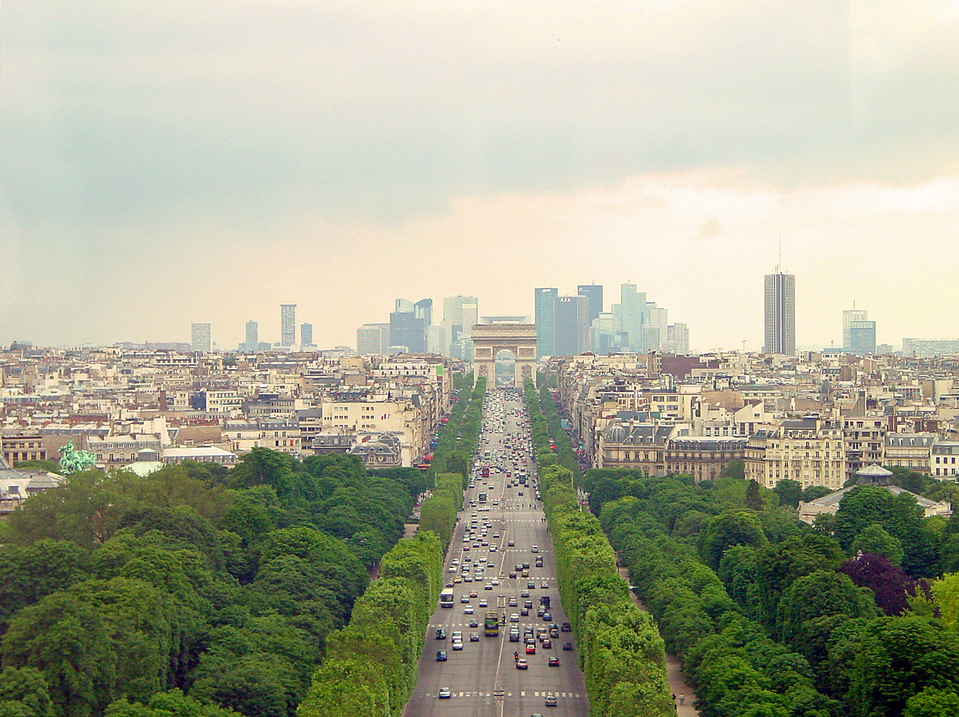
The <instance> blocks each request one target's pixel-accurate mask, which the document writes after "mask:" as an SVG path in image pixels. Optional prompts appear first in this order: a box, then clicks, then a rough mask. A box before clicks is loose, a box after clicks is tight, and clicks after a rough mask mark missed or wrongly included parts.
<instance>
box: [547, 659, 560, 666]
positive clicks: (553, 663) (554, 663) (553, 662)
mask: <svg viewBox="0 0 959 717" xmlns="http://www.w3.org/2000/svg"><path fill="white" fill-rule="evenodd" d="M549 666H550V667H559V658H558V657H551V658H549Z"/></svg>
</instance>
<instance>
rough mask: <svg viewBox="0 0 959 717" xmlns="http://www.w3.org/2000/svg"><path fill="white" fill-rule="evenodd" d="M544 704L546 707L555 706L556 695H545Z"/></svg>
mask: <svg viewBox="0 0 959 717" xmlns="http://www.w3.org/2000/svg"><path fill="white" fill-rule="evenodd" d="M546 706H547V707H555V706H556V695H546Z"/></svg>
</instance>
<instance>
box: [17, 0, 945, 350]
mask: <svg viewBox="0 0 959 717" xmlns="http://www.w3.org/2000/svg"><path fill="white" fill-rule="evenodd" d="M3 21H4V22H3V45H2V47H0V68H2V83H0V152H2V154H3V157H4V162H3V164H2V166H0V276H2V277H3V278H2V281H3V290H2V291H0V344H9V343H10V342H12V341H15V340H26V341H32V342H34V343H35V344H40V345H73V344H80V343H111V342H116V341H157V342H159V341H182V342H187V341H189V340H190V325H191V322H197V321H209V322H211V323H212V324H213V331H214V340H215V341H216V342H217V344H219V345H220V346H221V347H222V348H233V347H235V346H236V344H237V343H238V342H240V341H242V340H243V331H244V322H245V321H247V320H255V321H258V322H260V330H261V332H262V334H264V335H269V336H270V337H271V338H272V339H273V340H275V337H278V336H279V312H278V305H279V304H280V303H285V302H290V303H296V304H297V305H298V309H297V311H298V317H300V318H301V320H303V321H309V322H311V323H312V324H313V334H314V341H315V343H316V344H318V345H319V346H320V347H326V346H333V345H337V344H345V345H353V344H354V343H355V336H356V328H357V326H358V325H360V324H363V323H366V322H376V321H384V320H386V317H387V315H388V313H389V312H390V311H391V309H392V306H393V302H394V300H395V299H396V298H397V297H406V298H408V299H411V300H414V301H415V300H418V299H421V298H423V297H432V298H433V299H434V300H435V301H440V300H441V299H442V298H443V297H445V296H453V295H461V294H462V295H471V296H476V297H478V298H479V302H480V314H481V315H530V316H532V315H533V313H534V312H533V288H534V287H541V286H549V287H558V288H559V290H560V293H561V294H572V293H575V289H576V286H577V285H578V284H587V283H596V284H603V285H605V287H606V309H607V310H608V308H609V305H610V304H611V303H613V302H615V301H617V300H618V287H619V285H620V284H621V283H623V282H627V281H630V282H633V283H635V284H636V285H637V286H638V287H639V289H640V290H642V291H645V292H647V294H648V295H649V297H650V298H651V299H654V300H655V301H657V302H658V303H659V304H660V305H661V306H665V307H668V309H669V318H670V321H678V322H683V323H685V324H686V325H688V326H689V329H690V333H691V340H692V344H693V348H694V349H696V350H703V351H705V350H710V349H714V348H727V349H732V348H736V349H739V348H741V347H742V346H743V343H742V342H743V340H745V342H746V343H745V347H746V348H747V349H748V350H759V349H760V347H761V345H762V340H763V313H762V308H763V275H765V274H767V273H769V272H770V271H771V270H772V269H773V267H774V266H775V265H776V264H777V263H778V262H779V257H778V240H779V237H780V236H781V237H782V268H783V269H784V270H785V271H788V272H790V273H792V274H794V275H795V276H796V343H797V345H799V346H828V345H829V344H830V342H835V343H836V344H837V345H838V344H839V343H840V339H841V312H842V310H843V309H849V308H851V307H852V305H853V302H855V303H856V305H857V306H860V307H862V308H865V309H867V310H868V311H869V317H870V319H875V320H876V321H877V331H878V336H877V338H878V340H879V341H880V342H881V343H889V344H893V345H898V344H899V343H900V342H901V339H902V337H905V336H914V337H927V338H939V337H941V338H956V335H957V333H959V331H957V329H956V326H957V321H956V313H955V309H954V306H955V278H954V274H955V270H954V267H955V266H956V261H957V259H959V249H957V246H959V231H957V227H959V122H957V119H956V118H957V112H956V110H957V106H956V99H955V98H956V97H957V96H959V46H957V44H956V42H955V38H956V37H957V36H959V3H957V2H955V1H953V0H948V1H947V0H933V1H930V2H904V1H901V0H896V1H885V2H884V1H879V2H863V1H853V2H847V3H832V2H802V3H800V2H777V3H766V2H758V1H743V2H727V3H721V4H715V3H705V2H692V1H683V2H680V1H674V2H669V3H663V2H652V3H626V2H605V3H576V4H573V3H563V2H560V3H556V2H551V3H544V2H529V3H475V2H466V3H452V2H434V3H422V2H403V1H396V2H389V3H385V2H359V3H357V2H338V1H327V2H323V3H319V4H317V3H306V2H293V1H291V2H286V3H281V4H277V3H266V2H248V3H242V4H237V3H226V2H206V3H194V2H182V1H180V0H174V1H172V2H167V3H163V4H154V3H144V2H131V1H130V0H124V1H123V2H120V1H119V0H113V1H110V2H102V3H96V4H95V5H91V4H89V3H80V2H77V1H76V0H60V1H52V2H46V3H43V4H36V3H24V2H13V3H5V4H4V13H3Z"/></svg>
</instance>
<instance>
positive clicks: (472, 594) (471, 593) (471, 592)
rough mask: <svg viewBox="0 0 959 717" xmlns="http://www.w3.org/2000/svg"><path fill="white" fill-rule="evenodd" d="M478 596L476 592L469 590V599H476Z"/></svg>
mask: <svg viewBox="0 0 959 717" xmlns="http://www.w3.org/2000/svg"><path fill="white" fill-rule="evenodd" d="M478 595H479V593H478V592H476V591H475V590H470V597H471V598H475V597H477V596H478Z"/></svg>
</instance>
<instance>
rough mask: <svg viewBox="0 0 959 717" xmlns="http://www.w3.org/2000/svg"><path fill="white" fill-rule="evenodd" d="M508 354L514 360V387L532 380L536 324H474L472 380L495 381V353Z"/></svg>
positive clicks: (534, 376)
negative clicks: (507, 352)
mask: <svg viewBox="0 0 959 717" xmlns="http://www.w3.org/2000/svg"><path fill="white" fill-rule="evenodd" d="M503 350H507V351H512V352H513V355H514V356H515V357H516V378H515V381H516V387H517V388H522V387H523V381H525V380H526V379H530V380H531V381H533V382H535V381H536V324H508V323H501V324H476V325H475V326H474V327H473V381H474V383H475V382H476V380H478V379H479V378H480V377H481V376H482V377H484V378H485V379H486V381H487V383H488V384H489V387H490V388H492V387H493V386H494V385H495V383H490V382H495V381H496V354H497V353H499V352H500V351H503Z"/></svg>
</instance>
